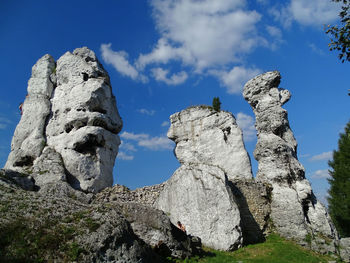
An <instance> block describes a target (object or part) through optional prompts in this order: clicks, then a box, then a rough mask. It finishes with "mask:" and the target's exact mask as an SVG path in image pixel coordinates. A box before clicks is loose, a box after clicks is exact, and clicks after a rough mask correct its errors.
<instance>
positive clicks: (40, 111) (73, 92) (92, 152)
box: [5, 47, 122, 192]
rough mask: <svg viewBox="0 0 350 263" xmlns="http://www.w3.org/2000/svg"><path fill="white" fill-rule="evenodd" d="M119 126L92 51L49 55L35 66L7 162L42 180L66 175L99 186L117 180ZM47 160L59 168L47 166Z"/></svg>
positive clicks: (92, 188) (85, 186)
mask: <svg viewBox="0 0 350 263" xmlns="http://www.w3.org/2000/svg"><path fill="white" fill-rule="evenodd" d="M121 128H122V120H121V118H120V116H119V113H118V110H117V107H116V100H115V97H114V95H113V94H112V88H111V86H110V81H109V76H108V74H107V72H106V71H105V70H104V69H103V67H102V65H101V64H100V63H99V61H98V60H97V58H96V56H95V54H94V52H92V51H91V50H89V49H88V48H86V47H83V48H78V49H76V50H74V52H73V53H70V52H67V53H65V54H64V55H63V56H62V57H61V58H60V59H59V60H58V61H57V67H56V64H55V62H54V60H53V58H52V57H51V56H49V55H45V56H44V57H43V58H41V59H40V60H39V61H38V62H37V64H36V65H35V66H34V67H33V70H32V77H31V79H30V80H29V83H28V97H27V98H26V100H25V102H24V106H23V116H22V118H21V121H20V123H19V125H18V127H17V128H16V131H15V135H14V137H13V141H12V151H11V153H10V156H9V158H8V161H7V163H6V166H5V167H6V168H7V169H13V170H17V171H20V172H29V171H30V172H34V174H33V177H34V179H35V180H36V181H37V185H39V186H43V185H45V184H48V183H53V182H55V181H57V182H58V181H67V182H68V183H70V184H71V185H72V186H73V187H74V188H76V189H82V190H85V191H89V192H98V191H100V190H101V189H103V188H105V187H107V186H111V185H112V183H113V176H112V170H113V166H114V161H115V157H116V155H117V153H118V146H119V144H120V139H119V136H118V133H119V131H120V130H121ZM45 146H47V147H46V148H45V151H44V152H43V149H44V147H45ZM38 157H39V158H38ZM47 164H52V165H54V167H55V168H54V169H52V170H50V171H47V168H45V167H46V165H47Z"/></svg>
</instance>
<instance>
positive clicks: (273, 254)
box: [177, 234, 341, 263]
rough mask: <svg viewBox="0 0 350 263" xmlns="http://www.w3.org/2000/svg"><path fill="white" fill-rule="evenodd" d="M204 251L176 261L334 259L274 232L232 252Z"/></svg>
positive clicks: (260, 262)
mask: <svg viewBox="0 0 350 263" xmlns="http://www.w3.org/2000/svg"><path fill="white" fill-rule="evenodd" d="M206 252H207V255H206V256H204V257H202V258H192V259H186V260H184V261H177V263H180V262H181V263H185V262H186V263H195V262H200V263H233V262H234V263H250V262H251V263H274V262H276V263H289V262H298V263H313V262H315V263H319V262H329V261H335V259H334V258H332V257H330V256H323V255H319V254H316V253H314V252H312V251H310V250H307V249H305V248H302V247H300V246H299V245H297V244H295V243H293V242H292V241H287V240H284V239H282V238H281V237H279V236H278V235H275V234H273V235H270V236H269V237H268V238H267V241H266V242H265V243H262V244H256V245H249V246H247V247H244V248H241V249H239V250H237V251H234V252H223V251H216V250H212V249H206ZM337 262H341V261H337Z"/></svg>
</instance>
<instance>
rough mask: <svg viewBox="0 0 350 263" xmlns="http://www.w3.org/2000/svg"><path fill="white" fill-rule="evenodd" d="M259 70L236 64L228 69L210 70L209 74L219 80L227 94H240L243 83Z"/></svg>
mask: <svg viewBox="0 0 350 263" xmlns="http://www.w3.org/2000/svg"><path fill="white" fill-rule="evenodd" d="M260 72H261V70H259V69H250V68H244V67H238V66H237V67H234V68H233V69H231V70H230V71H224V70H221V71H220V70H211V71H210V74H211V75H214V76H216V77H217V78H218V79H219V80H220V83H221V85H222V86H224V87H225V88H226V89H227V92H228V93H229V94H240V93H241V92H242V90H243V86H244V84H245V83H246V82H247V81H248V80H249V79H251V78H253V77H255V76H256V75H258V74H259V73H260Z"/></svg>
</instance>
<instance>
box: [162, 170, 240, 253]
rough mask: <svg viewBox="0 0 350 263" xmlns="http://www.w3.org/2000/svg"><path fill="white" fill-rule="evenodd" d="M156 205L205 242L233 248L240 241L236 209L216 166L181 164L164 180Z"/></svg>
mask: <svg viewBox="0 0 350 263" xmlns="http://www.w3.org/2000/svg"><path fill="white" fill-rule="evenodd" d="M155 206H156V207H157V208H159V209H161V210H163V211H164V212H165V213H166V214H167V215H168V216H169V218H170V220H171V221H172V223H173V224H176V223H177V221H180V222H181V223H182V224H183V225H184V226H185V227H186V231H187V233H189V234H191V235H194V236H198V237H200V238H201V240H202V243H203V244H204V245H206V246H209V247H212V248H215V249H220V250H233V249H237V248H239V247H241V245H242V242H243V240H242V239H243V237H242V231H241V227H240V224H241V219H240V213H239V209H238V206H237V205H236V203H235V202H234V200H233V194H232V191H231V189H230V187H229V184H228V180H227V176H226V175H225V173H224V172H223V170H221V169H220V168H218V167H215V166H209V165H204V164H198V165H186V164H183V165H182V166H181V167H180V168H179V169H177V170H176V172H175V173H174V174H173V176H172V177H171V178H170V179H169V180H168V181H167V183H166V185H165V186H164V190H163V191H162V192H161V193H160V196H159V198H158V200H157V201H156V203H155Z"/></svg>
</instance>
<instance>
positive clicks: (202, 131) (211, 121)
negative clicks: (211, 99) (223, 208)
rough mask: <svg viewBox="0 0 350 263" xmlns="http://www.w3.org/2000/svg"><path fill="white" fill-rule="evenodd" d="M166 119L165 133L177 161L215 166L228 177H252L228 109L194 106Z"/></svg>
mask: <svg viewBox="0 0 350 263" xmlns="http://www.w3.org/2000/svg"><path fill="white" fill-rule="evenodd" d="M170 121H171V126H170V129H169V131H168V137H169V138H170V139H172V140H173V141H174V142H175V143H176V147H175V155H176V158H177V159H178V160H179V162H180V163H181V164H207V165H212V166H218V167H220V168H221V169H222V170H223V171H224V172H225V174H226V175H227V177H228V179H229V180H235V179H252V171H251V165H250V159H249V156H248V153H247V151H246V149H245V147H244V143H243V138H242V131H241V129H240V128H239V127H238V125H237V123H236V120H235V118H234V117H233V115H232V114H231V113H229V112H226V111H220V112H217V111H215V110H213V109H210V108H206V107H200V106H198V107H192V108H189V109H186V110H183V111H181V112H178V113H175V114H173V115H171V116H170Z"/></svg>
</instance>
